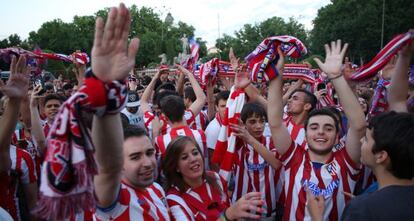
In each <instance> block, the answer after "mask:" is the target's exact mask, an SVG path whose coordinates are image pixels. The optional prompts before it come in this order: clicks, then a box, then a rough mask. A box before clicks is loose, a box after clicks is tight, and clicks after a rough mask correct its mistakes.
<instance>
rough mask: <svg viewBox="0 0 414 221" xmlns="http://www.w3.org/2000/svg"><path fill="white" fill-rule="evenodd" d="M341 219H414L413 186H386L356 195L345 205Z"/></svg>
mask: <svg viewBox="0 0 414 221" xmlns="http://www.w3.org/2000/svg"><path fill="white" fill-rule="evenodd" d="M341 220H343V221H348V220H349V221H351V220H352V221H359V220H361V221H362V220H364V221H366V220H375V221H381V220H384V221H385V220H395V221H403V220H414V186H388V187H385V188H383V189H380V190H378V191H376V192H374V193H371V194H367V195H362V196H358V197H356V198H355V199H353V200H351V202H350V203H349V204H348V205H347V206H346V207H345V210H344V213H343V214H342V218H341Z"/></svg>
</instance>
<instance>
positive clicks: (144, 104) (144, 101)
mask: <svg viewBox="0 0 414 221" xmlns="http://www.w3.org/2000/svg"><path fill="white" fill-rule="evenodd" d="M159 77H160V72H159V71H158V72H157V73H156V74H155V75H154V77H153V78H152V79H151V82H150V83H149V84H148V86H147V87H146V88H145V90H144V93H142V96H141V100H140V107H139V108H140V109H141V111H142V113H145V112H147V111H151V107H150V105H149V104H150V99H151V95H152V92H153V91H154V87H155V84H156V83H157V80H158V78H159Z"/></svg>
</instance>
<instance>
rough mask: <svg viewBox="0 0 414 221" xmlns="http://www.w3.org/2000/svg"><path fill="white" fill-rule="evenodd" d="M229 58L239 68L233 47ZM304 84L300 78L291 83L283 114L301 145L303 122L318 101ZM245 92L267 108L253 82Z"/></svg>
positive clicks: (303, 142)
mask: <svg viewBox="0 0 414 221" xmlns="http://www.w3.org/2000/svg"><path fill="white" fill-rule="evenodd" d="M229 58H230V62H231V63H232V67H233V69H234V70H236V69H237V68H238V67H237V66H236V65H237V64H238V62H237V61H238V59H237V58H236V56H235V55H234V53H233V49H231V50H230V53H229ZM279 72H281V73H282V72H283V70H280V71H279ZM302 84H303V80H298V81H297V82H296V83H295V84H294V85H291V86H290V88H289V90H288V91H287V92H286V94H285V95H283V96H282V100H283V105H285V104H286V107H287V110H286V112H285V113H284V115H283V121H284V123H285V126H286V127H287V128H288V130H289V134H290V136H291V138H292V140H294V141H295V142H296V143H298V144H300V145H304V144H305V143H306V139H305V129H304V125H303V123H304V121H305V119H306V117H307V115H308V114H309V112H310V111H311V110H313V109H314V108H315V107H316V103H317V99H316V97H315V95H313V94H312V93H310V92H309V91H307V90H304V89H299V87H300V86H301V85H302ZM245 92H246V94H247V96H248V97H249V99H250V100H251V101H253V102H258V103H260V104H261V105H262V106H263V107H265V109H267V107H268V101H267V100H266V99H265V98H264V97H263V96H261V95H260V92H259V90H258V89H257V88H256V87H255V86H254V85H253V84H248V85H247V86H246V88H245ZM266 132H267V131H266Z"/></svg>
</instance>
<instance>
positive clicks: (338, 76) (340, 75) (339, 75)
mask: <svg viewBox="0 0 414 221" xmlns="http://www.w3.org/2000/svg"><path fill="white" fill-rule="evenodd" d="M342 76H344V74H342V73H340V74H338V75H336V76H335V77H332V78H328V80H330V81H332V80H335V79H337V78H340V77H342Z"/></svg>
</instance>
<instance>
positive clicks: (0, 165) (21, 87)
mask: <svg viewBox="0 0 414 221" xmlns="http://www.w3.org/2000/svg"><path fill="white" fill-rule="evenodd" d="M16 60H17V59H16V58H15V57H13V58H12V62H11V65H10V77H9V80H8V82H7V84H4V83H3V81H1V80H0V91H1V92H2V93H3V94H4V95H5V96H7V97H8V98H9V101H8V103H7V106H6V109H5V110H4V113H3V116H2V117H1V119H0V172H3V171H7V170H9V169H10V166H11V165H10V163H11V161H10V153H9V151H10V142H11V137H12V134H13V132H14V129H15V128H16V123H17V119H18V116H19V109H20V103H21V101H22V99H23V98H24V97H25V96H27V90H28V88H29V78H28V68H27V66H26V58H25V57H24V56H20V58H19V60H18V61H16Z"/></svg>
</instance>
